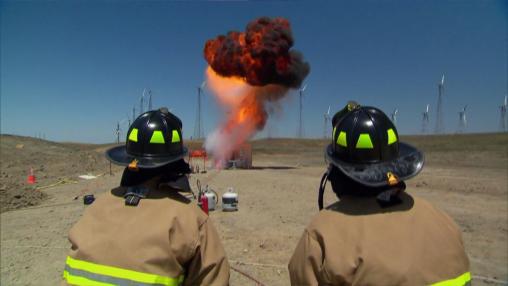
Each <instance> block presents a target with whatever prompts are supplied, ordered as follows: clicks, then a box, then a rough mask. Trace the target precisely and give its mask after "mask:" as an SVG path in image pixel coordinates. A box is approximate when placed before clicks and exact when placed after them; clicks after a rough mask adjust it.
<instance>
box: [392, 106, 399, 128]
mask: <svg viewBox="0 0 508 286" xmlns="http://www.w3.org/2000/svg"><path fill="white" fill-rule="evenodd" d="M398 112H399V110H398V109H397V108H395V110H393V112H392V114H391V117H392V122H393V125H397V113H398Z"/></svg>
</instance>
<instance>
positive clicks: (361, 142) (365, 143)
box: [356, 133, 374, 149]
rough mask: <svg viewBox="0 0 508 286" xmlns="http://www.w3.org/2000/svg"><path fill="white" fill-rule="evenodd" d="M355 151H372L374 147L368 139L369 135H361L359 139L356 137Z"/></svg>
mask: <svg viewBox="0 0 508 286" xmlns="http://www.w3.org/2000/svg"><path fill="white" fill-rule="evenodd" d="M356 148H357V149H373V148H374V145H372V140H371V139H370V135H369V133H362V134H360V137H358V141H357V142H356Z"/></svg>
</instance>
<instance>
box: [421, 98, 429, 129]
mask: <svg viewBox="0 0 508 286" xmlns="http://www.w3.org/2000/svg"><path fill="white" fill-rule="evenodd" d="M429 107H430V104H427V108H426V109H425V111H424V112H423V113H422V115H423V117H422V133H426V132H427V127H428V126H429Z"/></svg>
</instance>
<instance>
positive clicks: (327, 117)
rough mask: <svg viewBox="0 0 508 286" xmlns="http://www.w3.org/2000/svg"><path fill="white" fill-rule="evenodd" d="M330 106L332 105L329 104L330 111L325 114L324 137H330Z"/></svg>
mask: <svg viewBox="0 0 508 286" xmlns="http://www.w3.org/2000/svg"><path fill="white" fill-rule="evenodd" d="M330 108H331V106H330V105H328V111H327V112H326V113H324V114H323V117H324V125H323V138H328V122H330V120H331V118H330Z"/></svg>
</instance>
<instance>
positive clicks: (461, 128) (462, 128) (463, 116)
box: [459, 104, 467, 133]
mask: <svg viewBox="0 0 508 286" xmlns="http://www.w3.org/2000/svg"><path fill="white" fill-rule="evenodd" d="M466 108H467V104H466V106H464V108H462V111H459V133H462V132H464V131H466V125H467V121H466Z"/></svg>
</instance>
